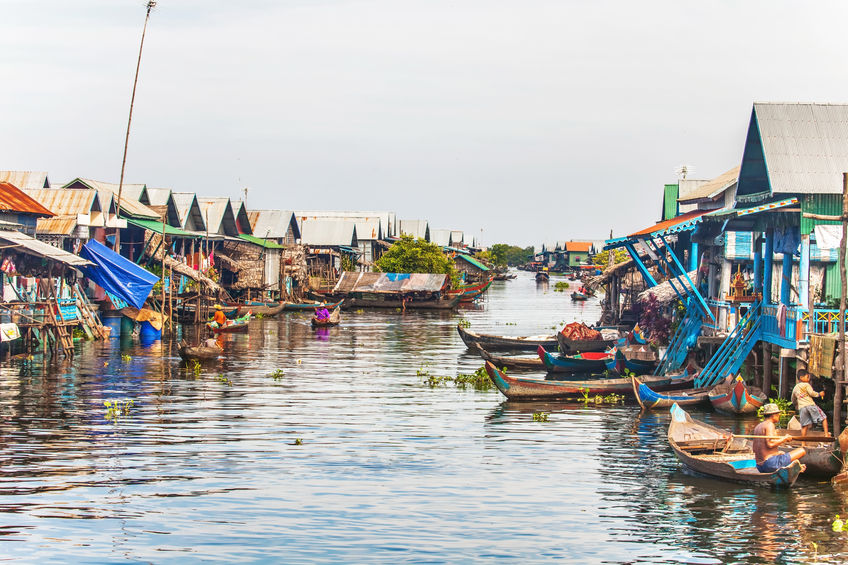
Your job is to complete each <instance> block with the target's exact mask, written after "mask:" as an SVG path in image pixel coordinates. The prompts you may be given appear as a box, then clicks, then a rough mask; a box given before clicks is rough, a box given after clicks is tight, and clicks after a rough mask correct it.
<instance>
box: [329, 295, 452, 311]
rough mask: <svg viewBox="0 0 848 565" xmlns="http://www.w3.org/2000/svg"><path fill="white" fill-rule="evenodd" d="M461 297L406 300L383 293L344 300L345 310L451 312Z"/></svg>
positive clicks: (413, 298)
mask: <svg viewBox="0 0 848 565" xmlns="http://www.w3.org/2000/svg"><path fill="white" fill-rule="evenodd" d="M460 300H461V297H459V296H454V297H453V298H449V297H447V296H444V297H437V298H417V297H411V298H407V299H406V300H405V301H403V300H401V297H400V296H399V295H386V294H383V293H376V292H375V293H355V294H353V295H349V296H348V297H347V298H345V304H344V305H345V308H397V309H401V310H451V309H453V308H456V306H457V305H458V304H459V301H460Z"/></svg>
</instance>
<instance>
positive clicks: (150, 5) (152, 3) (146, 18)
mask: <svg viewBox="0 0 848 565" xmlns="http://www.w3.org/2000/svg"><path fill="white" fill-rule="evenodd" d="M154 6H156V0H149V1H148V2H147V15H145V16H144V27H143V28H142V30H141V44H140V45H139V46H138V62H137V63H136V65H135V78H134V79H133V88H132V97H130V116H129V118H128V119H127V136H126V137H125V138H124V158H123V160H122V161H121V178H120V180H119V181H118V202H117V204H116V206H117V208H118V209H117V211H116V213H117V214H118V215H119V216H120V214H121V193H122V192H123V189H124V170H125V169H126V167H127V146H128V145H129V143H130V124H132V113H133V106H134V105H135V89H136V86H138V71H139V69H140V68H141V51H142V49H144V35H145V34H146V33H147V22H148V21H149V20H150V10H152V9H153V7H154ZM120 252H121V229H120V228H119V227H117V226H116V227H115V253H120Z"/></svg>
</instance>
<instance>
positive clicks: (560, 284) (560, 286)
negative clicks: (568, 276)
mask: <svg viewBox="0 0 848 565" xmlns="http://www.w3.org/2000/svg"><path fill="white" fill-rule="evenodd" d="M567 288H568V283H567V282H565V281H557V283H556V284H555V285H554V292H565V291H566V289H567Z"/></svg>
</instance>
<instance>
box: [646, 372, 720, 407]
mask: <svg viewBox="0 0 848 565" xmlns="http://www.w3.org/2000/svg"><path fill="white" fill-rule="evenodd" d="M630 380H631V384H632V385H633V394H634V395H636V401H637V402H639V406H641V407H642V409H643V410H652V409H654V408H671V407H672V406H673V405H675V404H678V405H680V406H696V405H699V404H707V403H708V402H709V392H710V388H709V387H707V388H700V389H691V388H690V389H686V388H683V387H681V388H680V389H678V390H669V391H666V392H657V391H655V390H653V389H652V388H651V387H649V386H648V385H646V384H645V383H643V382H642V381H640V380H639V379H638V378H637V377H630ZM693 380H694V379H693ZM690 384H691V383H690Z"/></svg>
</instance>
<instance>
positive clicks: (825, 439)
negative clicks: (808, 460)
mask: <svg viewBox="0 0 848 565" xmlns="http://www.w3.org/2000/svg"><path fill="white" fill-rule="evenodd" d="M735 437H741V438H745V439H783V438H784V437H785V436H754V435H737V434H731V435H730V437H729V438H728V439H732V438H735ZM789 437H791V438H792V440H791V441H819V442H830V441H835V440H834V438H832V437H823V436H793V435H790V436H789Z"/></svg>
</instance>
